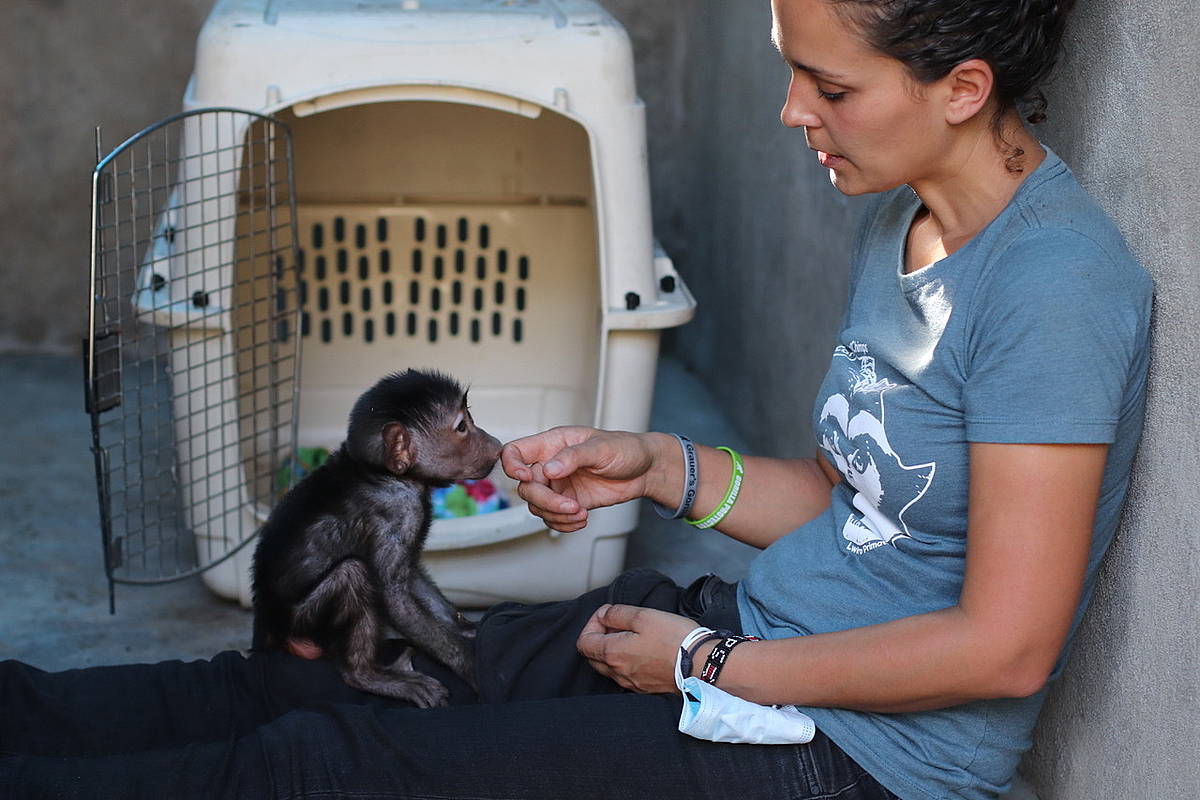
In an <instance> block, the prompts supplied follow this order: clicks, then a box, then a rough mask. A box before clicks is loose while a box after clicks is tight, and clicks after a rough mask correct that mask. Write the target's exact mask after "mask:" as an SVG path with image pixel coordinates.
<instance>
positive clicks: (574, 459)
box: [500, 427, 679, 533]
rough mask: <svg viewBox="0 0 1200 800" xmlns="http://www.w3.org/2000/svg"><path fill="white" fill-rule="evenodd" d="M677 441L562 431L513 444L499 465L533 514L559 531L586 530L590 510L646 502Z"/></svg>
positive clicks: (651, 436)
mask: <svg viewBox="0 0 1200 800" xmlns="http://www.w3.org/2000/svg"><path fill="white" fill-rule="evenodd" d="M663 438H665V439H666V441H667V444H666V447H669V446H670V445H674V447H675V450H676V451H677V450H678V449H679V447H678V445H677V444H675V440H674V439H672V438H670V437H664V436H663V435H662V434H641V433H627V432H624V431H601V430H596V429H595V428H582V427H561V428H553V429H551V430H548V431H545V432H544V433H538V434H534V435H533V436H527V437H525V438H523V439H517V440H516V441H513V442H509V443H508V444H507V445H505V446H504V449H503V450H502V451H501V453H500V463H501V465H503V467H504V471H505V473H507V474H508V476H509V477H510V478H513V479H514V480H517V481H519V482H520V485H519V486H518V487H517V494H518V495H519V496H520V497H521V499H522V500H524V501H525V502H526V503H528V504H529V511H530V513H532V514H534V515H535V516H538V517H541V518H542V519H543V520H544V521H545V522H546V525H547V526H548V527H550V528H553V529H554V530H556V531H562V532H564V533H571V532H574V531H577V530H579V529H580V528H583V527H584V526H585V525H587V519H588V510H589V509H593V508H601V507H603V506H611V505H616V504H618V503H623V502H625V501H627V500H633V499H636V498H638V497H646V496H647V491H648V487H649V484H650V482H651V481H652V479H653V477H654V472H655V470H654V467H655V464H656V460H657V459H659V458H660V457H662V450H663V448H664V443H663V442H662V441H660V439H663Z"/></svg>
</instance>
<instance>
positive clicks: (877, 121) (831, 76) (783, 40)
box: [771, 0, 950, 195]
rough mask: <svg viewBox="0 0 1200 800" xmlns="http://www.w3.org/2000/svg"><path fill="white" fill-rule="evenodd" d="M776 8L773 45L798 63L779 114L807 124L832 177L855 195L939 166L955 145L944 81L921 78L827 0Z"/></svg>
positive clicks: (794, 124) (778, 1)
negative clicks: (944, 103)
mask: <svg viewBox="0 0 1200 800" xmlns="http://www.w3.org/2000/svg"><path fill="white" fill-rule="evenodd" d="M771 8H772V12H773V16H774V27H773V31H772V35H773V38H774V40H775V45H776V47H778V48H779V52H780V53H781V54H782V55H783V58H784V60H785V61H787V63H788V65H789V66H790V67H791V71H792V79H791V83H790V84H789V86H788V94H787V102H786V103H785V104H784V106H783V111H782V112H781V113H780V118H781V119H782V120H783V124H784V125H787V126H788V127H789V128H804V137H805V140H806V141H807V142H808V146H809V147H810V148H811V149H813V150H815V151H817V158H818V159H819V160H820V162H821V164H822V165H823V166H825V167H827V168H828V169H829V177H830V180H831V181H832V182H833V185H834V186H836V187H837V188H838V189H839V190H840V191H841V192H842V193H843V194H848V195H857V194H864V193H866V192H881V191H886V190H887V189H891V188H893V187H895V186H899V185H901V184H904V183H914V182H918V181H920V180H921V179H922V178H926V177H932V176H933V175H935V174H937V170H938V168H939V166H941V165H942V164H943V163H944V156H945V152H946V148H948V147H949V146H950V141H949V139H948V134H949V126H948V125H947V123H946V118H945V114H944V113H943V108H942V106H941V105H940V101H941V100H942V99H943V98H944V97H945V89H944V87H942V86H941V84H939V83H934V84H928V85H919V84H917V83H916V81H915V80H914V79H913V78H912V77H911V76H910V74H909V72H908V70H907V68H906V67H905V66H904V65H903V64H901V63H900V62H899V61H897V60H896V59H894V58H891V57H890V56H886V55H883V54H882V53H880V52H878V51H876V50H874V49H873V48H872V47H871V46H870V45H869V44H867V43H866V42H865V41H864V40H863V39H862V38H861V37H860V34H859V33H858V32H857V31H856V30H855V29H854V28H853V27H851V26H850V25H849V24H848V23H847V22H846V21H845V20H844V19H843V18H842V17H840V16H839V15H838V13H837V12H836V11H835V10H834V8H833V6H832V4H831V3H830V2H828V0H772V2H771ZM939 155H941V156H942V157H943V158H941V159H939Z"/></svg>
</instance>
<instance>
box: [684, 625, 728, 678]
mask: <svg viewBox="0 0 1200 800" xmlns="http://www.w3.org/2000/svg"><path fill="white" fill-rule="evenodd" d="M732 635H733V634H731V633H730V632H729V631H714V630H709V629H708V628H697V629H696V630H694V631H692V633H691V634H689V635H688V636H687V638H685V639H684V640H683V642H682V643H681V644H680V645H679V674H680V676H681V679H687V678H688V677H689V676H690V675H691V674H692V666H693V664H694V663H695V659H696V651H697V650H699V649H700V645H702V644H704V643H705V642H711V641H712V640H713V639H724V638H725V637H726V636H732Z"/></svg>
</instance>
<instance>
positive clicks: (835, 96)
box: [817, 89, 846, 103]
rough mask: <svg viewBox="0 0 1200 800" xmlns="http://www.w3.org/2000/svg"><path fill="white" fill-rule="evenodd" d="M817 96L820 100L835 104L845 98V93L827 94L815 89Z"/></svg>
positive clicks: (822, 90)
mask: <svg viewBox="0 0 1200 800" xmlns="http://www.w3.org/2000/svg"><path fill="white" fill-rule="evenodd" d="M817 96H818V97H820V98H821V99H822V100H828V101H829V102H831V103H836V102H837V101H838V100H841V99H842V98H843V97H845V96H846V93H845V92H827V91H825V90H824V89H817Z"/></svg>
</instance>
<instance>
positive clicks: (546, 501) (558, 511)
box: [517, 481, 582, 519]
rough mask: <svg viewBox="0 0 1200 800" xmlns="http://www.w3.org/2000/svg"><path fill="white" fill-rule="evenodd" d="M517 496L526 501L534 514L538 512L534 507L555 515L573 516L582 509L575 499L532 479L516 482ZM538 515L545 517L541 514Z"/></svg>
mask: <svg viewBox="0 0 1200 800" xmlns="http://www.w3.org/2000/svg"><path fill="white" fill-rule="evenodd" d="M517 496H519V497H520V498H521V499H522V500H524V501H525V502H526V503H528V504H529V506H530V510H531V511H533V512H534V513H535V514H537V513H538V512H537V511H536V510H534V509H535V508H536V509H539V510H541V511H544V512H546V513H547V514H551V515H554V516H556V517H560V516H561V517H573V516H575V515H577V514H578V513H579V512H580V511H581V510H582V509H581V508H580V506H579V503H578V502H577V501H575V500H572V499H571V498H570V497H565V496H563V495H561V494H559V493H558V492H556V491H554V490H553V489H551V488H550V487H549V486H546V485H545V484H541V483H537V482H533V481H526V482H522V483H519V484H517ZM538 516H542V518H543V519H545V517H544V516H543V515H542V514H538Z"/></svg>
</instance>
